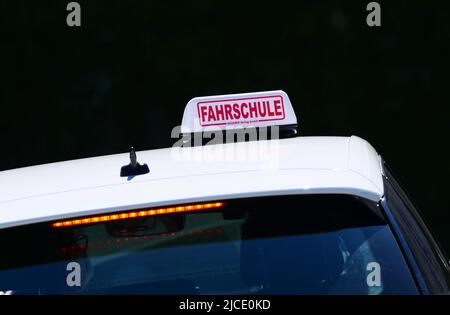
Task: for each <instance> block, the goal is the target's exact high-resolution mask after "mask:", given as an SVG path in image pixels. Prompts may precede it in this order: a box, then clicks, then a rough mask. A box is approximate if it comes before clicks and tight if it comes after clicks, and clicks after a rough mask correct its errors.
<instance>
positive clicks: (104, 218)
mask: <svg viewBox="0 0 450 315" xmlns="http://www.w3.org/2000/svg"><path fill="white" fill-rule="evenodd" d="M224 204H225V203H224V202H210V203H199V204H194V205H186V206H174V207H167V208H159V209H151V210H137V211H132V212H122V213H113V214H106V215H98V216H93V217H87V218H79V219H72V220H65V221H58V222H54V223H52V227H54V228H60V227H68V226H78V225H85V224H92V223H103V222H109V221H116V220H126V219H133V218H142V217H150V216H155V215H164V214H172V213H182V212H194V211H201V210H211V209H217V208H220V207H222V206H223V205H224Z"/></svg>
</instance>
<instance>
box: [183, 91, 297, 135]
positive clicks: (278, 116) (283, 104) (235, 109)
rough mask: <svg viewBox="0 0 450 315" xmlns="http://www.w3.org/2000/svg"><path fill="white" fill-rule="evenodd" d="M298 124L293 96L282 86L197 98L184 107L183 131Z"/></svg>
mask: <svg viewBox="0 0 450 315" xmlns="http://www.w3.org/2000/svg"><path fill="white" fill-rule="evenodd" d="M294 124H297V118H296V116H295V113H294V110H293V109H292V104H291V102H290V100H289V97H288V96H287V94H286V93H285V92H283V91H281V90H278V91H268V92H256V93H242V94H229V95H217V96H206V97H196V98H193V99H191V100H190V101H189V102H188V104H187V105H186V108H185V110H184V115H183V122H182V125H181V132H182V133H195V132H202V131H210V130H217V129H222V130H226V129H236V128H247V127H267V126H275V125H294Z"/></svg>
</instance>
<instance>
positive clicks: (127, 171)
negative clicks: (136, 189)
mask: <svg viewBox="0 0 450 315" xmlns="http://www.w3.org/2000/svg"><path fill="white" fill-rule="evenodd" d="M147 173H150V169H149V168H148V165H147V164H144V165H142V164H139V163H138V161H137V157H136V151H135V150H134V147H131V148H130V164H128V165H125V166H122V168H121V169H120V176H121V177H133V176H137V175H143V174H147Z"/></svg>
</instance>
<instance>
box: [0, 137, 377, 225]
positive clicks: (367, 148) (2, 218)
mask: <svg viewBox="0 0 450 315" xmlns="http://www.w3.org/2000/svg"><path fill="white" fill-rule="evenodd" d="M137 158H138V162H140V163H146V164H148V166H149V168H150V172H149V173H148V174H145V175H139V176H136V177H134V178H127V177H120V168H121V167H122V166H123V165H126V164H128V163H129V161H130V158H129V154H128V153H124V154H116V155H109V156H102V157H94V158H87V159H80V160H73V161H65V162H58V163H52V164H45V165H39V166H32V167H25V168H20V169H14V170H8V171H3V172H0V191H1V192H2V193H1V195H0V228H5V227H11V226H17V225H23V224H29V223H36V222H43V221H49V220H57V219H61V218H69V217H77V216H85V215H92V214H98V213H103V212H112V211H123V210H129V209H138V208H145V207H157V206H161V205H170V204H180V203H188V202H198V201H207V200H220V199H230V198H243V197H253V196H266V195H283V194H321V193H323V194H325V193H326V194H330V193H333V194H334V193H337V194H351V195H355V196H360V197H363V198H366V199H369V200H373V201H378V200H379V199H380V198H381V197H382V196H383V181H382V167H381V158H380V157H379V155H378V154H377V152H376V151H375V150H374V148H373V147H372V146H371V145H370V144H369V143H368V142H367V141H365V140H363V139H361V138H359V137H357V136H351V137H296V138H290V139H281V140H265V141H253V142H240V143H227V144H216V145H207V146H199V147H188V148H179V147H178V148H166V149H158V150H149V151H142V152H137Z"/></svg>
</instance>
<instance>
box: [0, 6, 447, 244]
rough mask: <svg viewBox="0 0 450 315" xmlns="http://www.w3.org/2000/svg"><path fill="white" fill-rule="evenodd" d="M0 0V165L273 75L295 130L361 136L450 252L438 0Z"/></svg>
mask: <svg viewBox="0 0 450 315" xmlns="http://www.w3.org/2000/svg"><path fill="white" fill-rule="evenodd" d="M68 2H69V1H44V0H41V1H23V0H0V73H1V81H0V113H1V119H0V148H1V155H0V170H6V169H11V168H16V167H22V166H28V165H35V164H41V163H47V162H54V161H61V160H67V159H75V158H82V157H90V156H97V155H104V154H113V153H119V152H125V151H127V150H128V148H129V147H130V145H134V146H136V147H137V148H138V149H139V150H144V149H153V148H160V147H167V146H170V145H171V144H172V143H173V141H174V140H173V139H171V138H170V132H171V130H172V128H173V127H174V126H175V125H178V124H180V122H181V117H182V112H183V109H184V106H185V104H186V103H187V101H188V100H189V99H190V98H192V97H195V96H203V95H214V94H226V93H239V92H252V91H262V90H273V89H283V90H284V91H286V92H287V93H288V94H289V96H290V99H291V101H292V103H293V104H294V107H295V111H296V113H297V116H298V118H299V121H300V130H301V134H302V135H344V136H349V135H352V134H354V135H358V136H361V137H363V138H365V139H366V140H368V141H369V142H370V143H371V144H372V145H373V146H374V147H375V148H376V149H377V150H378V152H379V153H381V154H382V156H383V157H384V158H385V160H387V161H388V162H389V164H390V165H391V167H392V168H393V169H394V171H395V172H396V173H397V175H398V176H399V177H400V180H401V181H402V182H403V184H404V185H405V186H406V188H407V190H408V191H409V192H410V194H411V195H412V196H413V199H415V201H416V202H417V204H418V205H419V208H420V209H421V210H422V212H423V213H424V214H425V217H426V219H427V221H428V223H430V225H431V227H432V229H433V231H434V232H435V233H436V234H437V236H438V239H439V240H440V242H441V243H442V244H443V245H444V247H445V248H446V250H447V253H450V231H449V230H448V228H447V225H448V220H449V218H450V209H449V206H448V198H447V195H448V178H449V175H450V162H449V160H450V156H449V154H450V150H449V142H448V140H447V135H448V134H449V128H450V107H449V102H448V97H447V94H448V84H447V82H448V71H447V67H448V63H449V62H448V60H449V56H450V54H449V53H450V18H449V11H448V10H447V9H446V8H444V7H443V4H444V2H437V1H419V0H417V1H411V0H409V1H406V0H404V1H401V0H396V1H378V2H379V3H380V4H381V21H382V26H381V27H379V28H376V27H375V28H370V27H368V26H367V24H366V16H367V14H368V12H367V11H366V5H367V3H368V2H369V1H337V0H336V1H292V2H283V1H255V2H249V1H237V2H234V1H222V0H214V1H212V0H210V1H207V0H200V1H179V2H178V1H167V0H166V1H153V0H152V1H117V0H116V1H113V0H109V1H78V2H79V3H80V4H81V11H82V26H81V27H80V28H77V27H73V28H71V27H68V26H67V25H66V16H67V14H68V12H67V11H66V5H67V3H68Z"/></svg>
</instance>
